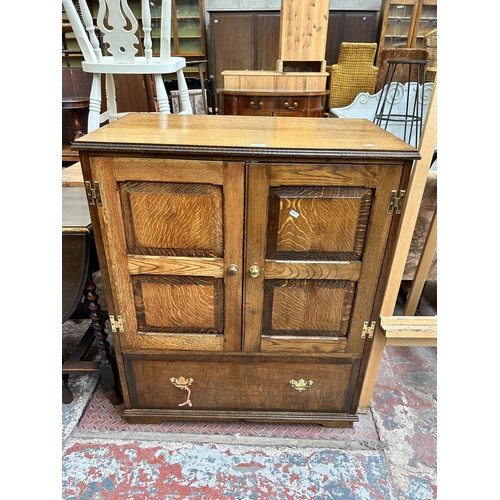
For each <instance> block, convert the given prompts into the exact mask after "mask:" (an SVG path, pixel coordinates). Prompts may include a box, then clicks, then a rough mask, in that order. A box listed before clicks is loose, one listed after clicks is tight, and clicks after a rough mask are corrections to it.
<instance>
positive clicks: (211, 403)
mask: <svg viewBox="0 0 500 500" xmlns="http://www.w3.org/2000/svg"><path fill="white" fill-rule="evenodd" d="M75 146H76V147H77V148H78V149H79V153H80V159H81V164H82V170H83V174H84V179H85V183H86V186H87V193H88V199H89V208H90V212H91V217H92V223H93V227H94V232H95V238H96V245H97V250H98V254H99V260H100V265H101V272H102V275H103V282H104V286H105V294H106V298H107V300H108V304H109V305H108V309H109V312H110V314H111V316H112V329H113V336H114V341H115V348H116V354H117V362H118V366H119V372H120V380H121V385H122V389H123V393H124V394H123V396H124V412H123V416H124V418H125V419H126V420H127V421H129V422H131V423H140V422H142V423H146V422H151V423H155V422H161V421H163V420H169V419H170V420H176V419H179V420H181V419H185V420H212V421H214V420H232V419H245V420H253V421H268V422H311V423H319V424H323V425H327V426H342V427H349V426H351V425H352V423H353V422H354V421H356V420H357V416H356V411H357V404H358V399H359V394H360V390H361V385H362V382H363V375H364V370H365V365H366V362H367V356H368V355H369V347H370V336H371V331H372V329H371V327H372V322H374V321H377V318H378V317H377V301H379V300H380V295H381V292H382V291H383V287H384V276H385V274H386V273H385V271H384V270H385V269H386V267H387V263H388V262H389V259H390V253H391V245H390V242H391V241H392V240H393V238H394V236H395V232H396V231H397V225H398V221H399V216H398V215H397V214H396V210H394V209H393V205H394V203H391V199H394V196H395V195H398V196H399V192H400V190H401V189H404V187H405V184H406V183H407V179H408V177H409V172H410V169H411V165H412V161H413V160H414V159H416V158H419V154H418V151H416V150H415V149H414V148H412V147H411V146H409V145H407V144H406V143H404V142H402V141H401V140H399V139H397V138H396V137H394V136H392V135H391V134H389V133H387V132H385V131H383V130H382V129H380V128H379V127H377V126H375V125H373V124H372V123H370V122H369V121H367V120H357V119H344V120H335V119H323V118H322V119H311V118H280V117H253V118H251V119H248V118H246V117H243V116H220V115H218V116H209V115H155V114H144V115H128V116H125V117H123V118H121V119H119V120H117V121H115V122H113V123H112V124H110V125H108V126H105V127H102V128H101V129H99V130H96V131H94V132H92V133H90V134H88V135H86V136H84V137H83V138H82V139H79V140H78V141H76V142H75ZM388 242H389V244H388Z"/></svg>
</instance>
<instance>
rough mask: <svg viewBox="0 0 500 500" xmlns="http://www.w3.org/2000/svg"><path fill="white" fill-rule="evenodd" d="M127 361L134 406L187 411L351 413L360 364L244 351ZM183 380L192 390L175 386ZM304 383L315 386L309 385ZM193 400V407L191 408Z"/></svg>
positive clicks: (347, 359) (130, 357)
mask: <svg viewBox="0 0 500 500" xmlns="http://www.w3.org/2000/svg"><path fill="white" fill-rule="evenodd" d="M124 359H125V367H126V374H127V380H128V385H129V389H130V400H131V405H132V407H133V408H135V409H146V408H154V409H179V408H182V409H185V411H186V412H196V410H248V411H255V410H275V411H280V410H287V411H299V412H300V411H308V412H314V411H318V412H343V413H348V412H349V410H350V406H351V402H352V398H353V394H354V388H355V383H356V378H357V375H358V371H359V361H360V360H359V359H358V358H354V357H321V358H318V357H310V356H308V357H294V358H289V357H284V356H267V355H247V354H242V353H235V354H214V355H201V354H184V355H182V354H179V355H177V354H173V355H161V354H124ZM181 377H182V378H183V379H192V382H191V383H190V385H189V386H188V389H189V391H187V390H185V389H183V388H182V387H177V386H176V385H175V381H174V382H172V379H177V385H182V384H180V383H179V382H182V380H180V379H181ZM292 380H293V381H296V382H297V383H296V384H293V383H291V381H292ZM301 380H302V381H303V382H306V383H307V382H309V383H308V384H305V385H306V387H303V385H304V384H301ZM310 381H312V382H310ZM294 385H295V387H296V388H294ZM309 385H310V386H309ZM308 386H309V387H308ZM188 396H189V398H188ZM188 399H189V402H190V403H191V404H192V406H189V403H187V404H186V402H187V401H188ZM183 403H185V404H184V405H183Z"/></svg>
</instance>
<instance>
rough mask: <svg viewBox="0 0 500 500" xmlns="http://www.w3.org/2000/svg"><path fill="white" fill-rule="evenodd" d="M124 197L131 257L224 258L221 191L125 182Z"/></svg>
mask: <svg viewBox="0 0 500 500" xmlns="http://www.w3.org/2000/svg"><path fill="white" fill-rule="evenodd" d="M120 194H121V198H122V203H123V210H124V212H125V233H126V239H127V248H128V251H129V253H132V254H151V255H183V256H198V257H220V256H222V245H223V233H222V190H221V188H220V187H219V186H210V185H206V184H176V183H159V182H124V183H122V184H121V186H120Z"/></svg>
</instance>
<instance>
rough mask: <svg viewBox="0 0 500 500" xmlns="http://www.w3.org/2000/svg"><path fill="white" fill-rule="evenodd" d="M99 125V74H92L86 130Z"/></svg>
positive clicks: (94, 128)
mask: <svg viewBox="0 0 500 500" xmlns="http://www.w3.org/2000/svg"><path fill="white" fill-rule="evenodd" d="M100 125H101V75H100V74H94V75H93V77H92V87H91V89H90V102H89V117H88V123H87V131H88V132H89V133H90V132H92V131H94V130H97V129H98V128H99V127H100Z"/></svg>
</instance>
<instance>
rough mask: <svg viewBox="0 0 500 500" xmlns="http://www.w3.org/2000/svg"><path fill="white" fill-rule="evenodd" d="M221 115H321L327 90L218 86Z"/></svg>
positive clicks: (315, 116)
mask: <svg viewBox="0 0 500 500" xmlns="http://www.w3.org/2000/svg"><path fill="white" fill-rule="evenodd" d="M217 93H218V94H219V114H220V115H244V116H303V117H314V118H322V117H323V116H324V113H325V108H324V101H325V99H326V96H327V95H328V92H327V91H323V90H321V91H320V90H318V91H308V92H300V91H297V90H288V91H281V90H229V89H223V90H218V91H217Z"/></svg>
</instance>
